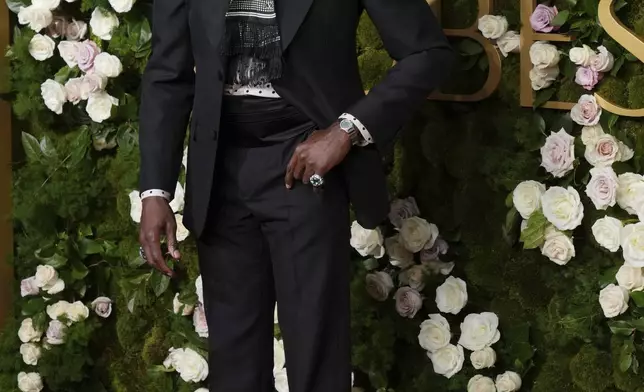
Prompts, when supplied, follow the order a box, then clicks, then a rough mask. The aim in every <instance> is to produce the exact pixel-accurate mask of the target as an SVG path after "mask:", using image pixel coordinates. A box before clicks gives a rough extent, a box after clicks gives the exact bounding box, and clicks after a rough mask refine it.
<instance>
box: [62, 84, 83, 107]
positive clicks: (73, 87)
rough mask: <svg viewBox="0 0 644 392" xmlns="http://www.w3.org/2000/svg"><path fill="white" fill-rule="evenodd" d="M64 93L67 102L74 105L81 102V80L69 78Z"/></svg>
mask: <svg viewBox="0 0 644 392" xmlns="http://www.w3.org/2000/svg"><path fill="white" fill-rule="evenodd" d="M65 92H66V93H67V101H68V102H71V103H72V104H74V105H78V103H79V102H80V101H81V100H82V97H83V78H71V79H69V80H67V83H65Z"/></svg>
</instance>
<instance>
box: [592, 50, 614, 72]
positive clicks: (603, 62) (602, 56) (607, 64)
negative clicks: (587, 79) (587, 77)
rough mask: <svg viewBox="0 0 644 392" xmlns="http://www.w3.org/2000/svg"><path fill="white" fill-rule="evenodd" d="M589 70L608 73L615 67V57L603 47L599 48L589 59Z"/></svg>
mask: <svg viewBox="0 0 644 392" xmlns="http://www.w3.org/2000/svg"><path fill="white" fill-rule="evenodd" d="M588 65H589V66H590V69H592V70H593V71H597V72H610V70H611V69H613V65H615V57H614V56H613V54H612V53H611V52H609V51H608V49H606V47H605V46H603V45H602V46H599V47H598V48H597V53H595V54H594V55H593V56H592V58H591V59H590V64H588Z"/></svg>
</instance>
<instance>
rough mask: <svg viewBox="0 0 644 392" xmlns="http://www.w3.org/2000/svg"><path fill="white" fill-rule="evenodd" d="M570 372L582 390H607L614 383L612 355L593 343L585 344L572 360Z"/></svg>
mask: <svg viewBox="0 0 644 392" xmlns="http://www.w3.org/2000/svg"><path fill="white" fill-rule="evenodd" d="M570 373H571V374H572V379H573V382H574V383H575V385H576V386H577V387H579V388H580V389H581V390H583V391H587V392H602V391H605V390H606V389H607V388H608V387H609V386H610V385H611V384H612V382H611V381H612V380H611V377H610V373H611V359H610V355H609V354H608V353H606V352H603V351H600V350H598V349H597V348H596V347H594V346H592V345H588V344H587V345H584V346H582V348H581V349H580V350H579V352H578V353H577V355H575V357H573V359H572V360H571V361H570Z"/></svg>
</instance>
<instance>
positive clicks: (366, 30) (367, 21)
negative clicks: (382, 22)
mask: <svg viewBox="0 0 644 392" xmlns="http://www.w3.org/2000/svg"><path fill="white" fill-rule="evenodd" d="M357 39H358V49H360V50H361V51H364V50H368V49H374V50H375V49H382V48H383V44H382V40H381V39H380V34H378V30H377V29H376V26H375V25H374V24H373V22H372V21H371V18H369V16H368V15H367V13H366V12H365V13H363V14H362V16H361V17H360V24H359V25H358V33H357Z"/></svg>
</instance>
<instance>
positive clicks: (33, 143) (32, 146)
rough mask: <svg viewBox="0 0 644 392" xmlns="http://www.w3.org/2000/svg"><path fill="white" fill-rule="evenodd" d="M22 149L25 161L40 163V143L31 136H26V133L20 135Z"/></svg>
mask: <svg viewBox="0 0 644 392" xmlns="http://www.w3.org/2000/svg"><path fill="white" fill-rule="evenodd" d="M21 139H22V148H24V150H25V154H26V155H27V160H29V161H31V162H38V161H40V153H41V151H40V143H38V139H36V138H35V137H34V136H33V135H30V134H28V133H27V132H23V133H22V137H21Z"/></svg>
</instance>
